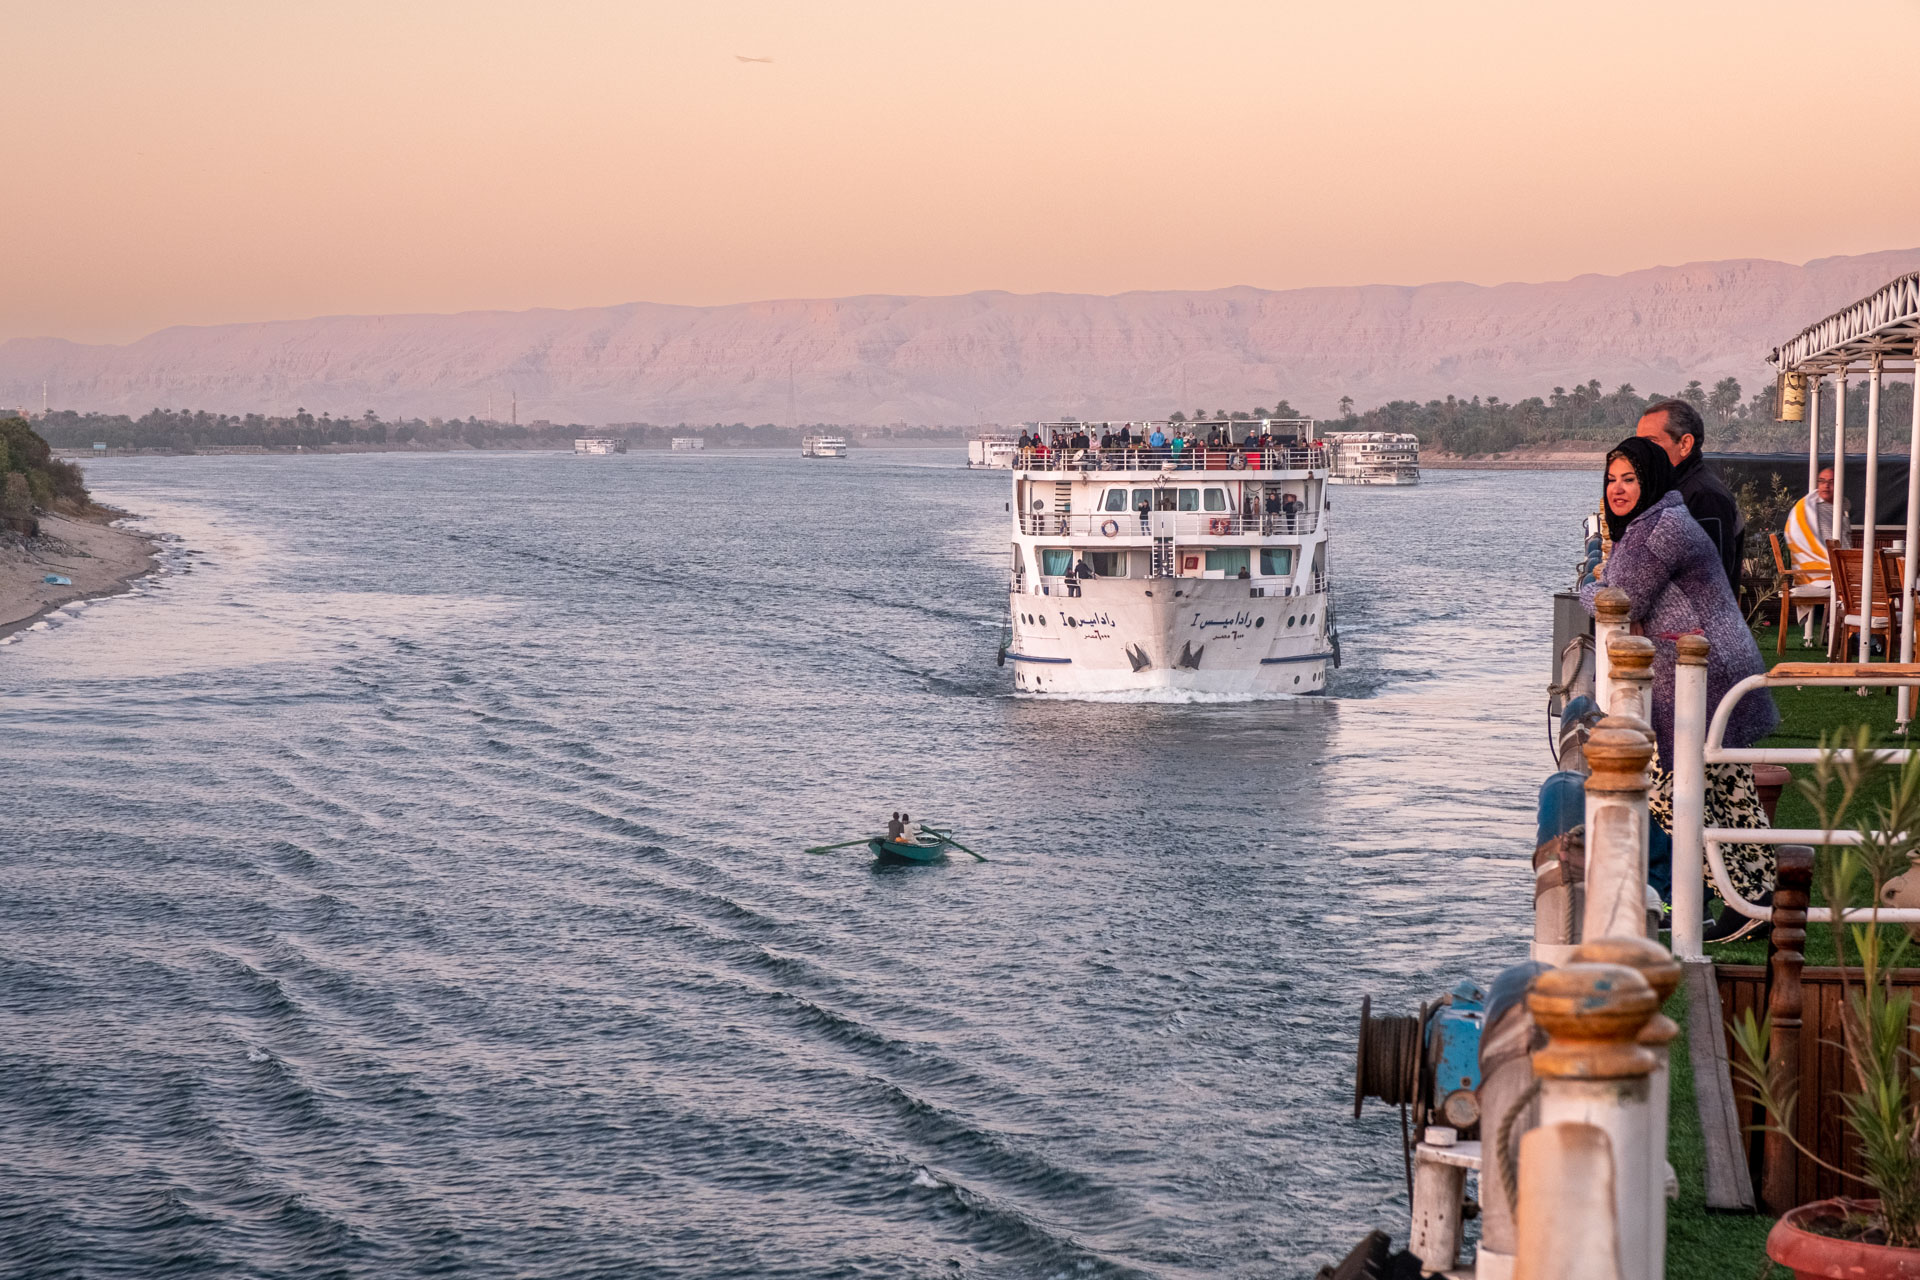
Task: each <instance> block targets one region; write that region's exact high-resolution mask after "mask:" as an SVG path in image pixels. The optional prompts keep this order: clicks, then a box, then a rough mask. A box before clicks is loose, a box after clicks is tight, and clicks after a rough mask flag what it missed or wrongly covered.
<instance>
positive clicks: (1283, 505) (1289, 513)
mask: <svg viewBox="0 0 1920 1280" xmlns="http://www.w3.org/2000/svg"><path fill="white" fill-rule="evenodd" d="M1280 514H1281V516H1283V517H1284V518H1285V520H1286V524H1287V532H1288V533H1292V532H1293V531H1294V530H1293V526H1294V522H1295V521H1296V520H1298V519H1299V517H1300V499H1298V498H1296V497H1294V496H1293V492H1292V491H1291V490H1289V491H1288V492H1287V495H1286V497H1284V498H1282V499H1280Z"/></svg>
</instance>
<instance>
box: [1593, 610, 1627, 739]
mask: <svg viewBox="0 0 1920 1280" xmlns="http://www.w3.org/2000/svg"><path fill="white" fill-rule="evenodd" d="M1631 608H1632V605H1631V602H1629V601H1628V599H1627V593H1626V592H1624V591H1622V590H1621V589H1620V588H1618V587H1602V588H1600V590H1598V591H1596V592H1595V593H1594V596H1593V700H1594V701H1595V702H1596V703H1598V704H1599V706H1600V713H1601V714H1602V715H1606V714H1609V713H1610V712H1611V710H1612V709H1611V708H1610V707H1608V706H1607V699H1608V698H1610V697H1612V696H1613V687H1612V683H1611V681H1612V672H1611V671H1610V669H1609V665H1608V664H1609V661H1610V659H1609V658H1608V649H1609V648H1610V646H1611V645H1612V644H1613V639H1614V637H1615V636H1624V635H1627V634H1628V633H1629V628H1630V627H1631V626H1632V625H1633V624H1632V623H1631V622H1629V621H1628V619H1627V614H1628V612H1629V610H1630V609H1631Z"/></svg>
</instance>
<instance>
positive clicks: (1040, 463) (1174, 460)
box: [1014, 444, 1329, 472]
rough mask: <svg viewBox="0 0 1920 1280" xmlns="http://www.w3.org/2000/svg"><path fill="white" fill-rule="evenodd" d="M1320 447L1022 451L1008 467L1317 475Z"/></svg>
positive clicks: (1322, 459)
mask: <svg viewBox="0 0 1920 1280" xmlns="http://www.w3.org/2000/svg"><path fill="white" fill-rule="evenodd" d="M1328 457H1329V455H1328V452H1327V447H1326V446H1325V445H1324V444H1307V445H1291V446H1285V447H1278V448H1272V449H1243V448H1233V449H1228V448H1214V447H1209V446H1206V445H1201V446H1198V447H1195V448H1192V449H1171V448H1168V447H1166V446H1164V445H1163V446H1161V447H1160V448H1158V449H1155V448H1152V447H1151V446H1148V445H1137V446H1135V447H1133V448H1130V449H1051V448H1042V449H1032V448H1029V449H1022V450H1020V452H1019V456H1018V457H1017V458H1016V459H1015V460H1014V466H1015V467H1016V468H1017V469H1019V470H1022V471H1174V472H1180V471H1229V472H1231V471H1309V470H1311V471H1320V470H1324V469H1325V468H1326V467H1327V465H1328Z"/></svg>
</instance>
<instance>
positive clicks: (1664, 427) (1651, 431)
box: [1633, 400, 1747, 600]
mask: <svg viewBox="0 0 1920 1280" xmlns="http://www.w3.org/2000/svg"><path fill="white" fill-rule="evenodd" d="M1633 433H1634V434H1635V435H1637V436H1645V437H1646V438H1647V439H1649V440H1651V441H1653V442H1654V443H1655V444H1657V445H1659V446H1660V447H1661V448H1662V449H1664V450H1665V451H1666V454H1667V457H1668V458H1670V459H1671V460H1672V461H1673V480H1674V488H1676V489H1678V490H1679V491H1680V497H1681V499H1682V500H1683V501H1684V502H1685V503H1686V504H1687V511H1688V513H1689V514H1690V515H1692V516H1693V518H1694V519H1695V520H1697V521H1699V522H1700V527H1701V528H1702V529H1705V530H1706V531H1707V536H1708V537H1709V538H1711V539H1713V546H1714V549H1715V550H1716V551H1718V552H1719V553H1720V564H1721V567H1723V568H1724V569H1726V571H1727V581H1728V582H1729V583H1730V584H1731V585H1732V586H1733V595H1734V599H1736V600H1737V599H1739V598H1740V561H1741V558H1742V556H1743V555H1744V554H1745V552H1746V546H1747V522H1746V521H1745V520H1742V519H1741V518H1740V507H1739V505H1738V504H1737V503H1735V502H1734V500H1733V494H1731V493H1729V492H1728V491H1727V486H1726V485H1725V484H1723V483H1721V481H1720V477H1719V476H1717V475H1715V474H1714V473H1713V472H1712V471H1710V470H1708V469H1707V460H1706V458H1705V457H1704V456H1703V455H1702V452H1701V451H1702V449H1703V448H1704V447H1705V445H1706V440H1707V428H1706V425H1705V424H1704V423H1702V422H1701V421H1700V413H1699V410H1697V409H1695V408H1694V407H1693V406H1692V405H1690V404H1688V403H1687V402H1686V401H1685V400H1662V401H1660V402H1659V403H1658V404H1654V405H1651V406H1649V407H1648V409H1647V411H1646V412H1645V413H1643V414H1641V415H1640V425H1639V426H1637V427H1635V428H1634V432H1633Z"/></svg>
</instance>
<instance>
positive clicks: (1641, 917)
mask: <svg viewBox="0 0 1920 1280" xmlns="http://www.w3.org/2000/svg"><path fill="white" fill-rule="evenodd" d="M1585 750H1586V756H1587V767H1588V768H1589V769H1591V770H1592V772H1591V773H1590V774H1589V775H1588V777H1587V805H1586V817H1587V831H1586V846H1587V881H1586V885H1587V903H1586V911H1585V913H1584V915H1583V916H1582V918H1581V921H1580V937H1581V938H1582V939H1586V938H1612V937H1639V938H1644V937H1646V936H1647V822H1648V818H1647V762H1648V761H1650V760H1651V759H1653V750H1654V748H1653V740H1652V739H1651V738H1649V737H1648V736H1647V734H1646V732H1645V731H1644V730H1643V729H1642V728H1641V727H1640V725H1639V723H1638V722H1637V721H1633V720H1628V719H1625V718H1623V717H1620V716H1608V717H1607V718H1606V719H1604V720H1602V721H1601V722H1600V723H1599V724H1598V725H1596V726H1594V729H1593V732H1592V733H1590V734H1589V735H1587V744H1586V748H1585Z"/></svg>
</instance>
